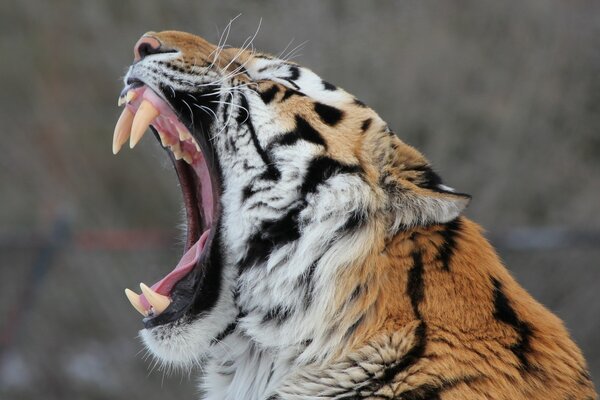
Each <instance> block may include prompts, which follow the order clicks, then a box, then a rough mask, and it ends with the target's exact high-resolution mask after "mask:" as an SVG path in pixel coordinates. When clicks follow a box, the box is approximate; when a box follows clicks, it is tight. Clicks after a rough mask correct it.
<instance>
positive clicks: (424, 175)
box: [410, 165, 443, 191]
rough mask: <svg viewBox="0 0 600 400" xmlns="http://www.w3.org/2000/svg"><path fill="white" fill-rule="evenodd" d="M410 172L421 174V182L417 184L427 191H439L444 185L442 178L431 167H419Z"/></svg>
mask: <svg viewBox="0 0 600 400" xmlns="http://www.w3.org/2000/svg"><path fill="white" fill-rule="evenodd" d="M410 170H412V171H418V172H420V173H421V174H420V175H419V178H418V179H419V181H418V182H416V184H417V185H419V186H420V187H423V188H426V189H431V190H435V191H439V187H438V186H439V185H441V184H442V183H443V182H442V178H440V176H439V175H438V174H436V173H435V172H434V171H433V169H432V168H431V167H430V166H429V165H417V166H415V167H412V168H410Z"/></svg>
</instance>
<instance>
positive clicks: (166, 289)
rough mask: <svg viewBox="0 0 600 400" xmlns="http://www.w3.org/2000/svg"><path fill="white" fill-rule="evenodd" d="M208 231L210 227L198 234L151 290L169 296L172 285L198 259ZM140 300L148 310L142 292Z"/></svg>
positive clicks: (148, 307) (190, 268) (181, 277)
mask: <svg viewBox="0 0 600 400" xmlns="http://www.w3.org/2000/svg"><path fill="white" fill-rule="evenodd" d="M209 233H210V229H209V230H207V231H205V232H204V233H203V234H202V236H200V239H198V241H197V242H196V243H194V244H193V245H192V247H190V249H189V250H188V251H187V252H186V253H185V254H184V255H183V257H181V260H179V263H178V264H177V266H176V267H175V268H174V269H173V271H171V272H169V274H168V275H167V276H165V277H164V278H162V279H161V280H160V281H158V282H156V283H155V284H154V285H152V290H154V291H155V292H157V293H159V294H162V295H164V296H169V294H170V293H171V290H172V289H173V286H175V284H176V283H177V282H179V281H180V280H181V279H183V277H184V276H186V275H187V274H188V273H189V272H190V271H191V270H192V269H193V268H194V266H195V265H196V263H197V262H198V260H199V259H200V255H201V254H202V250H204V245H205V244H206V240H207V239H208V234H209ZM140 300H141V301H142V305H143V306H144V307H145V308H146V309H147V310H149V309H150V303H148V300H146V297H145V296H144V295H143V294H142V295H140Z"/></svg>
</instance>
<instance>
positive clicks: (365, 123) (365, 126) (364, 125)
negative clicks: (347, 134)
mask: <svg viewBox="0 0 600 400" xmlns="http://www.w3.org/2000/svg"><path fill="white" fill-rule="evenodd" d="M372 122H373V118H367V119H365V120H364V121H363V122H362V125H361V126H360V130H361V131H363V132H365V131H366V130H367V129H369V127H370V126H371V123H372Z"/></svg>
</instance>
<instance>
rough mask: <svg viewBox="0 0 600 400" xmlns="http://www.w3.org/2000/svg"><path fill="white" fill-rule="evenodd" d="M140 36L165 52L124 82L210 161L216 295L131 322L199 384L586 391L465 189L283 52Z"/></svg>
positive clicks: (359, 392) (287, 394)
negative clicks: (140, 88)
mask: <svg viewBox="0 0 600 400" xmlns="http://www.w3.org/2000/svg"><path fill="white" fill-rule="evenodd" d="M148 35H151V36H154V37H155V38H157V39H158V40H159V41H160V42H161V43H162V46H163V47H164V48H165V49H167V50H175V51H174V52H173V51H169V52H165V53H161V54H154V55H151V56H148V57H146V58H144V59H143V60H142V61H140V62H138V63H136V64H134V65H133V66H132V67H131V68H130V70H129V72H128V74H127V77H126V79H127V78H128V77H132V76H135V77H137V78H139V79H142V80H143V81H144V82H145V83H146V84H147V85H148V86H150V87H151V88H152V89H154V90H155V91H156V92H157V93H159V94H161V95H162V96H163V97H164V98H165V99H166V100H168V101H169V102H170V103H171V104H172V105H173V107H174V109H175V110H176V111H177V112H178V114H179V115H180V116H181V120H182V121H183V122H185V123H186V124H187V125H188V126H191V127H192V128H193V129H192V131H193V132H192V133H193V134H194V135H208V136H209V137H210V138H211V143H212V146H213V147H214V151H215V153H216V156H217V157H216V158H217V161H218V170H219V171H220V174H221V176H220V179H221V181H222V189H223V192H222V196H221V207H222V214H221V216H220V218H219V220H218V223H217V224H218V225H217V228H216V229H218V235H217V237H218V240H217V241H216V245H215V246H213V249H212V251H213V252H217V253H218V254H219V257H217V259H218V260H219V261H218V262H215V263H214V264H213V265H211V268H220V269H221V272H220V273H221V280H220V283H219V284H220V287H218V288H215V290H214V293H215V296H216V299H215V305H214V306H213V307H211V308H210V309H209V310H208V311H207V312H203V313H201V314H197V315H195V314H193V312H191V311H190V312H189V313H188V314H187V315H186V316H184V317H183V318H182V319H180V320H178V321H176V322H174V323H170V324H167V325H163V326H160V327H156V328H153V329H149V330H144V331H143V332H142V337H143V339H144V341H145V343H146V345H147V346H148V348H149V349H150V350H151V351H152V352H153V354H155V355H156V357H157V358H158V359H160V360H161V361H162V362H164V363H167V364H172V365H176V366H184V367H188V366H192V365H194V364H198V363H201V364H202V365H203V368H202V369H203V371H204V374H203V376H202V383H201V388H202V393H203V398H205V399H242V398H243V399H267V398H269V399H314V398H318V399H413V400H416V399H444V400H452V399H530V400H531V399H594V398H596V395H595V392H594V389H593V385H592V383H591V381H590V378H589V375H588V373H587V372H586V366H585V362H584V360H583V358H582V355H581V353H580V351H579V350H578V348H577V347H576V345H575V344H574V343H573V342H572V341H571V339H570V338H569V336H568V333H567V332H566V330H565V329H564V327H563V325H562V323H561V321H560V320H558V319H557V318H556V317H555V316H554V315H553V314H551V313H550V312H549V311H547V310H546V309H545V308H544V307H543V306H541V305H540V304H539V303H537V302H536V301H535V300H533V299H532V298H531V297H530V296H529V295H528V294H527V293H526V292H525V291H524V290H523V289H522V288H521V287H520V286H519V285H518V284H517V283H516V282H515V281H514V280H513V279H512V277H511V276H510V275H509V273H508V272H507V271H506V269H505V268H504V267H503V266H502V264H501V262H500V261H499V260H498V257H497V255H496V254H495V252H494V251H493V249H492V248H491V247H490V246H489V244H488V243H487V241H486V240H485V239H484V237H483V235H482V234H481V231H480V228H479V227H478V226H477V225H475V224H474V223H473V222H471V221H469V220H468V219H467V218H465V217H463V216H461V212H462V211H463V209H464V208H465V207H466V206H467V204H468V202H469V196H467V195H464V194H461V193H457V192H455V191H453V190H452V189H450V188H449V187H447V186H445V185H443V184H442V181H441V179H440V178H439V176H438V175H437V174H435V173H434V172H433V170H432V169H431V167H430V165H429V163H428V161H427V160H426V159H425V158H424V157H423V156H422V155H421V154H420V153H419V152H418V151H417V150H415V149H414V148H412V147H410V146H408V145H407V144H405V143H403V142H402V141H401V140H400V139H398V137H397V136H396V135H394V134H393V133H392V132H391V131H390V130H389V129H388V127H387V125H386V124H385V122H384V121H382V120H381V118H380V117H379V116H378V115H377V114H376V113H375V112H374V111H373V110H372V109H370V108H369V107H367V106H366V105H365V104H363V103H362V102H360V101H359V100H357V99H356V98H354V97H353V96H352V95H350V94H349V93H347V92H345V91H344V90H342V89H340V88H337V87H335V86H334V85H332V84H330V83H328V82H325V81H323V80H322V79H321V78H320V77H318V76H317V75H316V74H315V73H313V72H312V71H310V70H308V69H306V68H304V67H301V66H299V65H297V64H295V63H291V62H288V61H285V60H279V59H277V58H274V57H271V56H268V55H264V54H259V53H255V52H251V51H249V50H248V49H247V48H242V49H235V48H223V47H218V46H214V45H212V44H209V43H208V42H206V41H204V40H203V39H201V38H198V37H196V36H192V35H189V34H185V33H181V32H161V33H149V34H148ZM201 106H202V107H201ZM217 289H218V290H217ZM202 295H203V293H199V297H198V298H199V299H200V300H199V301H202Z"/></svg>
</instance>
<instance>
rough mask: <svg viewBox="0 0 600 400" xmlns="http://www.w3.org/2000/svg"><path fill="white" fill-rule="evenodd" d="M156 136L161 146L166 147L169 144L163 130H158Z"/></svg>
mask: <svg viewBox="0 0 600 400" xmlns="http://www.w3.org/2000/svg"><path fill="white" fill-rule="evenodd" d="M158 136H159V137H160V144H162V146H163V147H167V146H168V145H169V143H167V134H166V133H164V132H163V131H158Z"/></svg>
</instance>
